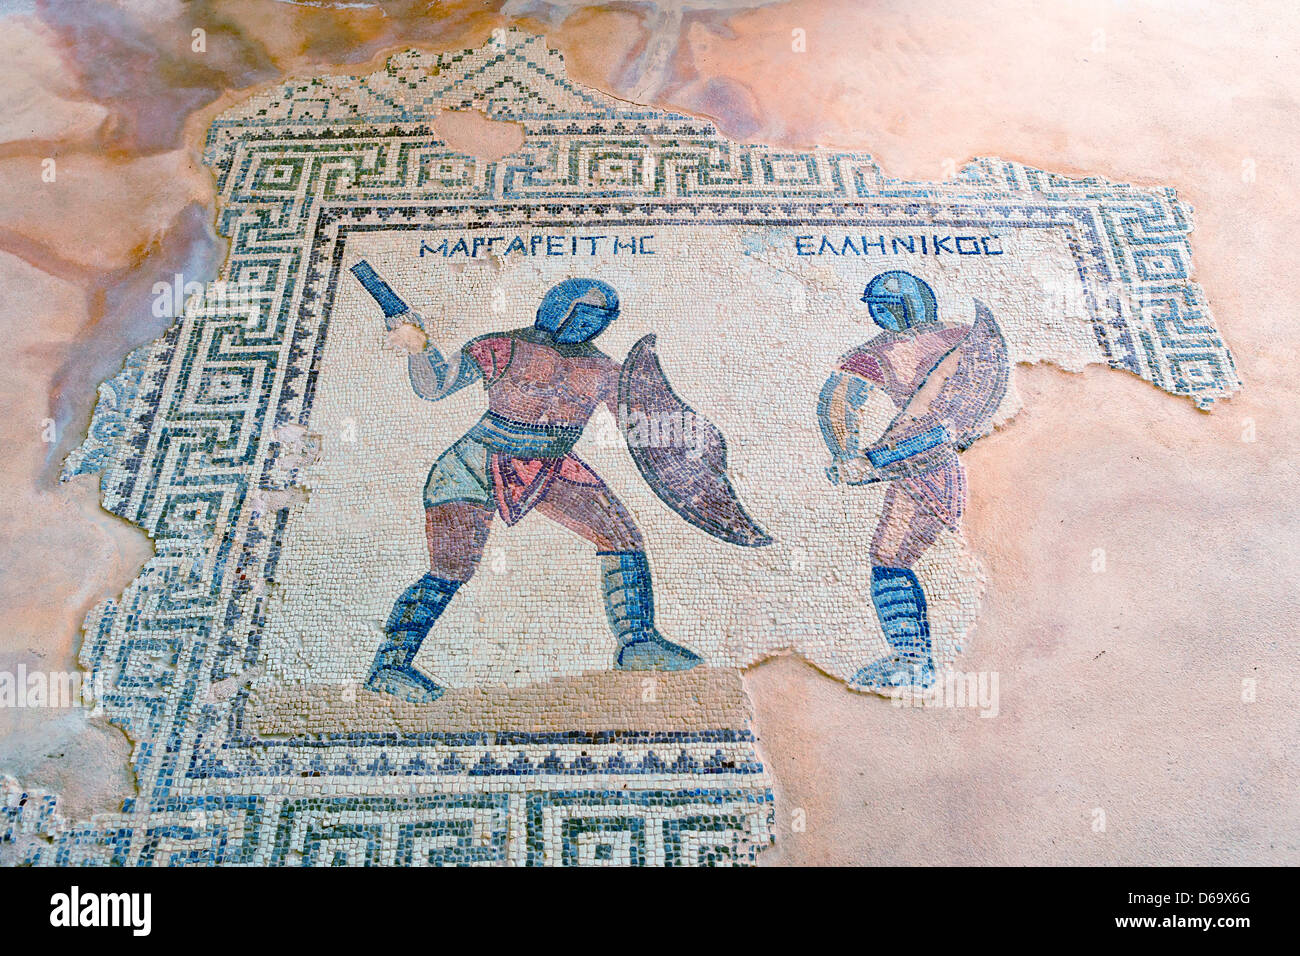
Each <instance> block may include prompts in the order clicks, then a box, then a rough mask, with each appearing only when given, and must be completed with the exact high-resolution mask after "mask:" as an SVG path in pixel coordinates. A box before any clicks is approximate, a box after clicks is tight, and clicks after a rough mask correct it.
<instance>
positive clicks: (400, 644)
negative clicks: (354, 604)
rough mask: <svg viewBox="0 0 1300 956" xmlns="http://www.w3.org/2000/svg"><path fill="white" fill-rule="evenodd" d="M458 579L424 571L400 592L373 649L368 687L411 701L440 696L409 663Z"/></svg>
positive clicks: (433, 685)
mask: <svg viewBox="0 0 1300 956" xmlns="http://www.w3.org/2000/svg"><path fill="white" fill-rule="evenodd" d="M460 585H461V582H460V581H453V580H451V579H449V578H439V577H434V575H432V574H426V575H425V576H424V577H422V578H420V580H418V581H416V582H415V583H414V584H412V585H411V586H410V587H409V588H407V589H406V590H405V591H403V592H402V594H401V596H400V597H399V598H398V599H397V603H395V604H394V605H393V612H392V613H391V614H389V615H388V623H387V624H386V625H385V626H384V633H385V634H386V635H387V636H386V637H385V638H384V643H383V644H381V645H379V650H378V651H377V652H376V653H375V661H374V663H373V664H371V665H370V674H369V676H368V677H367V678H366V688H367V689H368V690H373V691H379V692H381V693H385V694H392V695H393V696H394V697H400V698H402V699H403V700H409V701H411V703H414V704H427V703H431V702H433V701H435V700H437V699H438V698H439V697H441V696H442V688H441V687H439V686H438V685H437V684H435V683H434V682H433V681H431V680H429V678H427V677H425V676H424V675H423V674H421V673H420V672H419V671H417V670H416V669H415V667H414V666H412V663H411V662H412V661H414V660H415V655H416V652H417V651H419V650H420V645H421V644H423V643H424V639H425V637H427V636H428V634H429V629H430V628H431V627H433V622H434V621H436V620H438V616H439V615H440V614H442V612H443V610H444V609H445V608H446V607H447V604H448V603H449V602H450V601H451V596H452V595H453V594H455V593H456V589H457V588H459V587H460Z"/></svg>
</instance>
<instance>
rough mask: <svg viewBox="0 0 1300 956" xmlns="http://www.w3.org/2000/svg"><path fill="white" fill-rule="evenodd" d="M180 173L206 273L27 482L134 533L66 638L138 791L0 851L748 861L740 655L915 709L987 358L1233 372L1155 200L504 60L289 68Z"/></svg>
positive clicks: (934, 655)
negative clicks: (54, 461) (435, 125)
mask: <svg viewBox="0 0 1300 956" xmlns="http://www.w3.org/2000/svg"><path fill="white" fill-rule="evenodd" d="M441 110H456V111H469V110H476V111H480V112H481V113H482V114H484V115H485V116H486V117H487V118H489V119H491V120H497V121H502V120H505V121H510V122H512V123H517V124H519V126H520V127H521V128H522V131H523V140H524V141H523V145H522V147H521V148H519V149H517V150H515V151H513V152H511V153H510V154H509V155H508V156H506V157H505V158H503V159H501V160H499V161H494V162H484V161H482V160H479V159H476V158H475V157H473V156H468V155H465V154H462V153H457V152H456V151H454V150H452V149H450V148H448V147H447V146H445V145H443V144H442V143H440V142H439V140H438V139H437V138H436V137H435V136H434V135H433V134H432V133H431V129H430V121H431V119H432V118H433V117H435V116H436V115H437V114H438V113H439V111H441ZM204 159H205V162H206V163H207V164H208V165H209V166H210V167H211V168H212V170H213V171H214V173H215V174H216V176H217V179H218V183H219V190H220V192H219V196H220V198H219V222H220V229H221V231H222V233H223V234H225V235H226V236H228V237H229V238H230V240H231V248H230V255H229V259H228V262H227V264H226V266H225V267H224V269H223V270H222V273H221V276H220V279H219V280H218V282H217V283H214V284H211V285H209V286H207V287H206V288H204V289H202V290H199V291H196V292H194V293H193V294H192V295H189V296H188V298H187V301H186V305H185V309H184V317H183V319H182V320H181V321H180V322H178V323H176V324H175V325H174V326H172V327H171V328H170V329H169V330H168V332H167V333H166V334H165V335H164V336H163V337H162V338H161V339H159V340H158V341H156V342H154V343H152V344H151V345H148V346H146V347H144V348H142V349H140V350H138V351H137V352H135V353H134V354H133V355H132V356H131V359H130V360H129V361H128V363H127V366H126V368H125V369H124V371H123V372H122V373H121V374H119V375H118V376H116V377H115V378H114V379H113V380H112V381H110V382H109V383H107V384H106V385H105V386H104V387H103V389H102V390H101V396H100V402H99V405H98V407H97V410H96V413H95V420H94V423H93V425H92V427H91V434H90V437H89V439H88V440H87V442H86V444H85V445H83V446H82V447H81V448H80V449H78V450H77V451H76V452H74V453H73V454H72V455H71V456H70V458H69V460H68V462H67V465H66V470H65V475H66V476H68V477H71V476H74V475H80V474H86V473H91V472H100V473H102V475H103V488H104V506H105V507H106V508H108V509H109V510H111V511H113V512H114V513H116V514H118V515H120V516H122V517H123V518H125V519H127V520H128V521H131V522H132V523H135V524H138V525H140V526H141V527H143V528H145V529H147V530H148V531H149V533H150V534H151V535H152V536H153V537H154V539H155V542H156V545H157V556H156V557H155V558H154V559H152V560H151V561H150V562H149V563H148V564H147V565H146V567H145V568H144V570H143V572H142V573H141V574H140V576H139V578H138V579H137V580H136V581H135V582H134V583H133V584H132V585H131V587H130V588H128V590H127V591H126V592H125V593H124V594H123V595H122V596H121V598H120V599H119V600H115V601H111V602H109V603H107V604H104V605H102V606H100V607H98V608H96V609H95V611H94V612H93V614H92V616H91V619H90V621H89V622H88V624H87V631H88V639H87V640H86V643H85V646H84V649H83V651H82V664H83V666H84V667H85V668H86V669H87V670H88V671H89V672H90V673H91V674H92V675H93V677H94V679H95V680H98V681H100V682H101V685H102V686H103V688H104V691H103V695H102V704H101V706H102V707H103V709H104V713H105V714H106V715H107V716H108V718H109V719H111V720H112V721H114V722H117V723H119V724H120V725H121V726H123V727H124V728H125V729H126V730H127V731H128V733H129V734H130V736H131V737H132V739H134V740H135V741H136V745H135V750H134V754H133V766H134V769H135V773H136V775H137V779H138V782H139V797H138V798H137V799H135V800H133V801H131V802H130V803H129V804H128V805H127V806H126V807H124V808H123V811H122V812H121V813H116V814H111V815H103V816H99V817H96V818H95V819H94V820H91V821H62V820H56V819H55V818H54V817H53V816H52V815H51V816H49V817H47V818H45V819H39V818H38V819H37V820H36V821H35V822H34V823H33V822H32V821H30V820H28V819H26V818H27V817H31V816H33V815H38V814H39V811H38V809H37V807H35V806H32V805H28V806H27V807H25V808H21V809H20V810H17V811H15V810H13V809H11V810H10V811H8V813H9V816H10V818H11V823H10V826H25V827H32V826H35V827H38V828H46V829H47V832H48V835H49V836H50V841H49V843H48V844H42V845H39V846H38V848H37V849H35V850H34V851H33V861H34V862H41V863H59V864H66V863H84V862H92V861H98V862H113V863H132V864H134V863H146V864H148V863H158V864H178V863H205V864H234V863H272V864H298V863H301V864H317V863H324V864H335V863H349V864H372V863H387V864H392V863H398V864H417V863H418V864H428V863H498V862H508V863H513V864H530V865H536V864H572V863H583V864H589V863H611V864H643V863H650V864H665V865H699V864H707V865H713V864H720V863H721V864H732V863H747V862H752V861H753V860H754V858H755V856H756V854H757V853H759V852H760V851H761V850H763V849H764V848H765V846H767V844H768V843H769V842H770V840H771V818H772V815H773V807H772V792H771V786H770V781H769V779H768V776H767V774H766V773H765V771H764V768H763V766H762V763H761V758H760V756H759V754H758V752H757V751H756V747H755V738H754V733H753V729H752V726H751V722H750V714H749V706H748V702H747V700H746V698H745V694H744V691H743V689H742V685H741V683H740V680H739V671H740V669H743V668H746V667H748V666H751V665H753V664H755V663H758V662H760V661H762V660H764V659H765V658H767V657H769V656H771V655H773V654H777V653H781V652H786V651H791V650H792V651H794V652H796V653H798V654H799V655H801V656H803V657H804V658H806V659H807V660H808V661H810V662H811V663H813V664H814V665H816V666H817V667H818V668H820V669H822V670H823V671H825V672H826V673H827V674H829V675H832V676H834V677H836V678H838V679H840V680H842V681H844V682H845V684H846V692H849V691H848V688H852V689H853V690H856V691H861V692H867V693H875V694H879V695H885V696H893V697H895V698H900V697H908V698H910V697H915V696H918V695H920V696H924V695H925V694H927V693H934V692H935V690H936V688H939V689H942V688H943V687H944V682H945V680H948V681H949V684H950V685H951V675H952V674H953V673H954V668H955V667H959V666H960V662H961V655H962V651H963V647H964V644H965V642H966V641H967V637H968V634H969V633H970V632H971V631H972V628H973V626H974V623H975V621H976V620H977V618H978V615H979V608H980V595H981V588H982V573H981V569H980V564H979V561H978V556H977V555H975V554H973V553H972V552H971V550H970V549H969V548H968V547H967V546H966V545H965V543H964V539H963V535H962V520H961V519H962V512H963V508H964V505H965V499H966V487H965V474H964V469H963V466H962V464H961V453H962V452H963V451H965V449H966V448H968V447H970V446H971V445H972V444H974V443H975V442H976V441H978V440H979V439H980V438H981V437H983V436H984V435H987V434H988V433H990V432H991V431H992V430H993V429H995V428H996V427H998V426H999V425H1000V424H1002V423H1004V422H1006V421H1008V420H1010V419H1011V418H1012V417H1013V416H1014V415H1015V414H1016V413H1017V411H1018V409H1019V407H1020V400H1019V398H1018V396H1017V391H1016V388H1015V376H1014V368H1015V366H1016V365H1017V364H1019V363H1036V362H1050V363H1053V364H1055V365H1058V366H1060V367H1062V368H1065V369H1069V370H1079V369H1082V368H1083V367H1085V366H1087V365H1091V364H1097V365H1104V366H1109V367H1110V368H1113V369H1115V370H1117V371H1119V372H1124V373H1128V374H1132V375H1137V376H1139V377H1141V378H1144V379H1146V380H1147V381H1149V382H1151V383H1152V384H1154V385H1156V386H1157V387H1159V388H1161V389H1163V390H1165V391H1167V392H1169V393H1171V395H1172V396H1175V397H1177V398H1178V399H1182V400H1190V401H1192V402H1195V403H1196V404H1197V405H1198V406H1200V407H1202V408H1208V407H1209V406H1210V405H1211V404H1212V403H1214V402H1215V401H1217V400H1219V399H1222V398H1224V397H1227V396H1229V395H1231V394H1232V393H1233V392H1234V391H1235V390H1236V389H1237V388H1238V387H1239V382H1238V380H1237V376H1236V373H1235V371H1234V366H1233V360H1232V357H1231V356H1230V354H1229V352H1228V350H1227V348H1226V346H1225V345H1224V343H1223V341H1222V340H1221V338H1220V336H1219V335H1218V333H1217V332H1216V330H1215V328H1214V324H1213V321H1212V318H1211V315H1210V313H1209V310H1208V308H1207V306H1206V304H1205V301H1204V298H1203V296H1202V294H1201V292H1200V290H1199V289H1198V287H1197V286H1196V285H1195V284H1194V283H1192V282H1191V281H1190V280H1189V270H1190V250H1189V247H1188V242H1187V235H1188V232H1189V229H1190V222H1189V215H1188V212H1187V210H1186V209H1185V208H1184V207H1183V206H1182V205H1181V204H1180V203H1179V202H1178V200H1177V199H1176V197H1175V196H1174V195H1173V193H1172V192H1171V191H1168V190H1162V189H1140V188H1134V187H1130V186H1125V185H1122V184H1113V183H1109V182H1105V181H1103V180H1099V179H1085V180H1072V179H1068V178H1065V177H1061V176H1055V175H1051V174H1047V173H1043V172H1040V171H1037V170H1034V169H1030V168H1026V167H1024V166H1021V165H1019V164H1016V163H1008V162H1002V161H999V160H992V159H990V160H980V161H977V162H974V163H971V164H970V165H968V166H966V167H964V168H963V169H961V170H960V171H959V172H958V174H957V175H956V176H955V177H954V178H953V179H952V180H951V181H948V182H940V183H926V182H906V181H899V180H892V179H889V178H887V177H885V176H884V175H883V174H882V173H881V171H880V170H879V168H878V167H877V166H876V165H875V164H874V163H873V162H872V160H871V159H870V158H869V157H868V156H865V155H857V154H851V153H835V152H830V151H818V152H810V153H800V152H791V151H783V150H775V149H768V148H763V147H756V146H741V145H738V144H735V143H732V142H728V141H727V140H726V139H724V138H723V137H722V136H720V135H719V134H718V132H717V131H716V130H715V129H714V128H713V127H712V126H711V125H710V124H708V123H707V122H704V121H701V120H699V119H696V118H693V117H688V116H682V115H675V114H671V113H666V112H661V111H657V110H650V109H644V108H639V107H635V106H632V105H629V104H625V103H621V102H619V101H616V100H614V99H612V98H610V97H608V96H606V95H603V94H601V93H598V92H596V91H593V90H590V89H584V88H582V87H581V86H579V85H577V84H575V83H573V82H571V81H570V80H569V79H567V77H566V74H565V66H564V62H563V59H562V58H561V57H560V56H559V55H558V54H557V53H555V52H554V51H552V50H548V49H547V47H546V44H545V41H544V40H543V39H542V38H540V37H538V36H535V35H531V34H526V33H522V32H518V31H500V32H499V33H497V34H496V35H495V36H494V38H493V39H492V41H491V42H489V43H488V44H487V45H486V46H484V47H481V48H478V49H474V50H466V51H464V52H461V53H450V54H443V55H437V56H435V55H426V54H420V53H415V52H410V53H403V54H398V55H396V56H393V57H392V58H391V59H390V60H389V62H388V65H387V67H386V68H385V69H384V70H382V71H380V72H378V73H375V74H372V75H369V76H361V77H345V76H332V77H328V78H323V79H315V80H309V81H304V82H293V83H288V84H285V85H283V86H281V87H278V88H276V89H273V90H271V91H269V92H267V93H264V94H261V95H259V96H256V97H254V98H252V99H250V100H248V101H247V102H244V103H242V104H240V105H238V106H236V107H234V108H232V109H230V110H228V111H227V112H225V113H223V114H222V115H221V116H220V117H219V118H218V119H217V120H216V121H215V122H214V123H213V124H212V126H211V129H210V131H209V133H208V138H207V149H206V153H205V157H204ZM548 290H549V291H548ZM534 313H536V314H535V315H534ZM597 336H599V339H598V341H597V339H596V337H597ZM462 345H463V348H462ZM457 350H459V351H457ZM446 356H450V358H448V357H446ZM467 385H470V386H472V387H464V386H467ZM485 394H486V402H485V397H484V396H485ZM443 399H446V400H445V401H442V400H443ZM1171 400H1174V399H1172V398H1171ZM431 402H442V403H441V404H439V405H436V406H435V405H432V404H430V403H431ZM485 406H486V409H485ZM431 466H432V470H431ZM413 582H414V583H413ZM960 681H961V687H962V690H963V691H965V690H966V687H967V685H966V683H965V678H964V677H962V678H960ZM970 688H971V692H972V693H977V692H978V690H977V688H978V685H977V684H971V685H970ZM949 689H951V687H950V688H949ZM15 815H18V816H21V817H23V819H22V820H20V821H15V820H13V817H14V816H15Z"/></svg>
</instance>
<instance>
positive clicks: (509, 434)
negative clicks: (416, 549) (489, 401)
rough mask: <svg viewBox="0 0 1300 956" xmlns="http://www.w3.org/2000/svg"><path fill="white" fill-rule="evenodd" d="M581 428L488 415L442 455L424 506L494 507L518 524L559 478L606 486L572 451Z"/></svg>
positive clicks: (428, 485)
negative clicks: (450, 504) (475, 505)
mask: <svg viewBox="0 0 1300 956" xmlns="http://www.w3.org/2000/svg"><path fill="white" fill-rule="evenodd" d="M581 435H582V426H572V425H538V424H534V423H530V422H517V421H513V420H511V419H508V418H505V417H503V416H501V415H498V414H496V413H495V412H488V413H486V414H485V415H484V416H483V417H482V418H480V419H479V420H478V422H477V423H476V424H475V425H474V427H473V428H471V429H470V430H469V431H468V432H466V433H465V435H464V437H462V438H461V439H460V440H459V441H457V442H456V443H455V444H454V445H452V446H451V447H450V448H448V449H447V450H446V451H445V452H443V453H442V455H441V456H439V458H438V460H437V462H435V463H434V466H433V468H432V469H430V471H429V478H428V480H427V481H426V482H425V484H424V506H425V507H426V508H432V507H435V506H437V505H440V504H448V503H450V502H456V501H465V502H473V503H477V504H482V505H488V504H495V505H496V508H497V511H498V512H499V513H500V515H501V517H502V518H503V519H504V520H505V522H506V523H507V524H514V523H515V522H517V521H518V520H519V519H520V518H522V517H523V516H524V515H526V514H528V512H529V511H531V510H532V509H533V508H534V506H536V505H537V503H538V502H540V501H541V500H542V499H543V498H545V497H546V492H547V491H548V490H549V489H550V487H551V484H552V483H553V482H554V481H555V479H556V478H561V479H563V480H565V481H571V482H574V483H576V484H582V485H595V486H603V484H604V483H603V482H602V481H601V480H600V478H598V477H597V476H596V474H595V472H593V471H592V470H591V469H590V468H588V467H587V466H586V464H584V463H583V461H582V460H581V459H580V458H578V456H577V455H574V454H573V453H572V449H573V446H574V445H576V444H577V443H578V438H579V437H581Z"/></svg>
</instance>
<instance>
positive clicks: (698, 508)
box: [618, 335, 772, 548]
mask: <svg viewBox="0 0 1300 956" xmlns="http://www.w3.org/2000/svg"><path fill="white" fill-rule="evenodd" d="M618 417H619V426H620V429H621V430H622V432H623V435H624V437H625V438H626V440H627V447H628V451H629V452H631V454H632V460H633V461H634V462H636V467H637V469H638V470H639V471H640V472H641V477H642V478H644V479H645V480H646V484H648V485H649V486H650V488H651V490H652V491H653V492H654V493H655V494H656V495H658V496H659V499H660V500H661V501H662V502H663V503H664V504H666V505H667V506H668V507H670V508H672V509H673V511H676V512H677V513H678V514H679V515H681V516H682V517H683V518H685V519H686V520H687V521H689V522H690V523H691V524H693V525H695V526H696V527H697V528H701V529H702V530H704V531H707V532H708V533H709V534H711V535H713V536H714V537H715V538H720V539H721V540H723V541H727V542H730V543H731V544H738V545H742V546H743V547H747V548H758V547H762V546H763V545H767V544H771V543H772V539H771V538H770V537H768V535H767V532H765V531H764V530H763V529H762V528H760V527H759V526H758V524H757V523H755V521H754V519H753V518H751V517H750V516H749V514H748V513H747V512H746V511H745V508H744V506H743V505H741V503H740V499H739V498H738V497H737V496H736V491H735V489H734V488H732V487H731V482H730V481H729V480H728V478H727V443H726V441H725V439H723V437H722V432H720V431H719V430H718V428H717V426H716V425H714V424H713V423H712V422H710V421H709V420H708V419H707V418H705V417H704V416H703V415H701V414H700V413H699V412H697V411H695V409H693V408H691V407H690V406H689V405H687V404H686V403H685V402H683V401H682V400H681V399H680V398H678V397H677V393H676V392H674V391H673V388H672V386H671V385H669V384H668V379H667V378H666V377H665V376H664V372H663V368H661V367H660V365H659V356H658V355H657V354H656V353H655V337H654V336H653V335H647V336H645V337H643V338H642V339H641V340H640V341H638V342H637V343H636V345H634V346H632V349H631V351H629V352H628V354H627V358H626V359H625V360H624V362H623V372H622V374H621V375H620V377H619V382H618Z"/></svg>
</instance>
